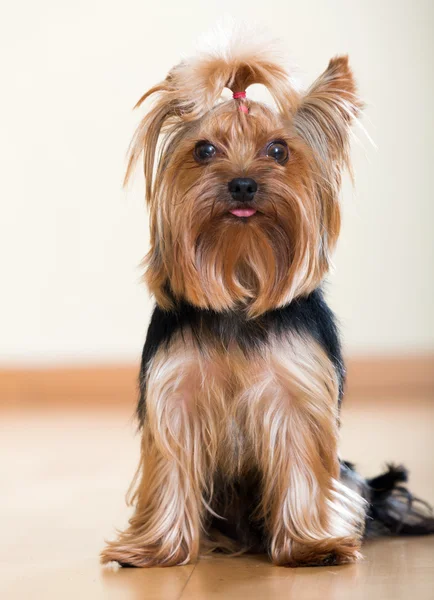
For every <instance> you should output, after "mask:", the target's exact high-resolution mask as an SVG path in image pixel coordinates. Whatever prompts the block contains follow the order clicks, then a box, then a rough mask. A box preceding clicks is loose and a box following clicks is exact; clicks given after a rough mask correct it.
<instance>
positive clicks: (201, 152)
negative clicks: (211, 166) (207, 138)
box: [194, 142, 217, 162]
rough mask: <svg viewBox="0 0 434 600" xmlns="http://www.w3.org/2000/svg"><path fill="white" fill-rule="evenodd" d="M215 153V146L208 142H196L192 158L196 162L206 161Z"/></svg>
mask: <svg viewBox="0 0 434 600" xmlns="http://www.w3.org/2000/svg"><path fill="white" fill-rule="evenodd" d="M216 154H217V148H216V147H215V146H213V145H212V144H210V142H197V144H196V146H195V148H194V158H195V159H196V160H197V161H198V162H208V161H210V160H211V159H213V158H214V156H215V155H216Z"/></svg>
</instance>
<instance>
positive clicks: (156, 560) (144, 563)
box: [101, 542, 191, 568]
mask: <svg viewBox="0 0 434 600" xmlns="http://www.w3.org/2000/svg"><path fill="white" fill-rule="evenodd" d="M190 560H191V556H190V553H189V551H188V549H187V548H184V547H182V546H181V547H180V548H178V549H176V550H175V551H173V552H167V553H163V552H162V550H161V547H160V548H159V547H157V546H153V547H146V546H145V547H138V546H136V547H134V546H128V545H121V544H118V543H116V542H114V543H111V544H109V545H108V546H107V548H105V549H104V550H103V551H102V552H101V563H102V564H108V563H110V562H113V561H114V562H117V563H118V564H119V565H120V566H121V567H140V568H149V567H173V566H176V565H185V564H187V563H189V562H190Z"/></svg>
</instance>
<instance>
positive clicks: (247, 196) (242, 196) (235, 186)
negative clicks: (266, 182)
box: [228, 177, 258, 202]
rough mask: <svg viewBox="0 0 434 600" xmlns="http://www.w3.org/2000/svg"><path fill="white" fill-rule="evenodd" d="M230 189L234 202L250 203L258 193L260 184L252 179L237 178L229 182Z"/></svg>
mask: <svg viewBox="0 0 434 600" xmlns="http://www.w3.org/2000/svg"><path fill="white" fill-rule="evenodd" d="M228 188H229V191H230V193H231V196H232V198H233V199H234V200H238V202H250V201H251V200H253V196H254V195H255V194H256V192H257V191H258V184H257V183H256V181H255V180H254V179H251V177H235V179H232V181H230V182H229V184H228Z"/></svg>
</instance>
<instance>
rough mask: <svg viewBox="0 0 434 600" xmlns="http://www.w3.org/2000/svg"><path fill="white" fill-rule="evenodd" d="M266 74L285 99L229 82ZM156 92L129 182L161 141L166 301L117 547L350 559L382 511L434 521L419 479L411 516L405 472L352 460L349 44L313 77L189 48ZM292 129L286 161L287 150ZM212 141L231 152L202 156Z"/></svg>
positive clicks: (129, 558)
mask: <svg viewBox="0 0 434 600" xmlns="http://www.w3.org/2000/svg"><path fill="white" fill-rule="evenodd" d="M258 83H259V84H262V85H265V86H266V87H267V88H268V90H269V91H270V93H271V96H272V98H273V99H274V103H275V105H276V106H275V109H272V108H270V107H267V106H265V105H263V104H260V103H255V102H251V101H250V100H248V99H247V98H244V97H243V98H240V99H232V100H229V101H220V97H221V94H222V91H223V89H224V88H225V87H228V88H229V89H231V90H232V92H240V91H241V92H244V91H245V90H246V89H247V88H248V86H250V85H252V84H258ZM148 99H150V101H151V100H153V105H151V106H150V107H149V109H148V112H147V114H146V115H145V116H144V118H143V119H142V121H141V123H140V124H139V127H138V129H137V131H136V134H135V136H134V138H133V141H132V144H131V147H130V155H129V163H128V169H127V174H126V181H127V180H128V178H129V177H130V176H131V173H132V171H133V169H134V167H135V165H136V163H137V162H138V161H139V160H140V159H142V160H143V169H144V175H145V183H146V198H147V202H148V206H149V211H150V232H151V247H150V250H149V253H148V255H147V258H146V261H145V265H146V282H147V284H148V287H149V289H150V291H151V293H152V294H153V295H154V296H155V299H156V302H157V307H156V309H155V311H154V314H153V317H152V320H151V323H150V327H149V331H148V336H147V340H146V344H145V347H144V350H143V356H142V368H141V374H140V400H139V405H138V417H139V422H140V426H141V435H142V447H141V460H140V464H139V468H138V472H137V475H136V478H135V480H134V482H133V486H132V488H131V495H130V496H131V502H132V504H133V506H134V514H133V516H132V517H131V519H130V522H129V526H128V527H127V528H126V530H125V531H122V532H120V533H119V534H118V537H117V539H115V540H114V541H112V542H110V543H108V545H107V547H106V549H105V550H104V551H103V553H102V561H103V562H109V561H111V560H115V561H118V562H119V563H120V564H122V565H132V566H143V567H149V566H169V565H178V564H186V563H188V562H191V561H195V560H196V559H197V557H198V556H199V554H200V552H202V551H205V550H210V549H214V550H216V549H220V550H224V551H229V552H232V553H239V552H244V551H248V550H250V551H259V550H264V549H265V550H266V551H267V552H268V553H269V554H270V556H271V559H272V560H273V562H274V563H275V564H277V565H285V566H299V565H300V566H301V565H320V564H342V563H349V562H354V561H356V560H358V559H359V558H360V546H361V541H362V537H363V532H364V528H365V517H366V514H367V512H368V516H369V518H370V519H371V520H376V521H378V522H381V523H382V524H383V526H385V527H387V528H388V530H389V531H391V532H395V533H408V532H410V531H413V532H416V531H423V530H425V531H426V532H427V530H428V529H429V527H431V525H432V522H431V521H430V520H429V518H428V517H425V518H419V521H418V522H417V523H416V522H415V516H416V513H417V516H418V517H420V516H421V511H420V510H418V511H415V509H414V506H415V503H414V502H412V501H411V498H410V497H409V496H406V498H407V500H408V501H407V505H406V506H407V508H408V510H407V512H406V517H405V519H404V517H403V514H404V513H403V511H402V510H400V509H401V508H402V494H403V491H402V488H401V486H400V479H402V477H403V473H404V472H403V471H402V470H399V469H397V470H394V471H393V470H392V471H389V472H388V473H387V474H385V475H384V476H382V477H380V478H376V479H374V480H370V481H364V480H363V479H361V478H360V477H358V476H357V475H355V473H354V471H353V470H352V469H351V468H350V466H349V465H345V464H340V463H339V459H338V442H339V406H340V401H341V398H342V391H343V381H344V366H343V361H342V357H341V351H340V343H339V336H338V333H337V329H336V325H335V321H334V318H333V315H332V313H331V311H330V310H329V308H328V307H327V305H326V303H325V301H324V299H323V296H322V292H321V287H320V286H321V284H322V281H323V278H324V276H325V275H326V273H327V272H328V271H329V268H330V264H331V258H330V255H331V253H332V251H333V249H334V246H335V244H336V241H337V238H338V235H339V230H340V206H339V192H340V185H341V176H342V171H343V170H344V169H345V168H347V169H349V170H350V158H349V140H350V128H351V125H352V123H353V122H354V121H355V120H356V119H357V117H358V115H359V112H360V110H361V108H362V104H361V102H360V100H359V97H358V93H357V88H356V84H355V81H354V77H353V74H352V71H351V69H350V67H349V64H348V58H347V57H345V56H341V57H336V58H334V59H332V60H331V61H330V63H329V65H328V67H327V69H326V70H325V72H324V73H323V74H322V75H321V76H320V77H319V78H318V79H317V81H316V82H314V84H313V85H312V86H311V88H310V89H309V90H307V91H306V92H301V91H299V90H298V89H296V88H295V87H294V86H293V82H292V79H291V77H290V75H288V74H287V73H286V71H285V69H284V68H283V67H282V65H281V64H279V63H278V62H276V60H275V59H274V57H273V56H272V55H270V53H269V52H267V51H264V50H263V49H262V48H258V47H257V46H255V47H247V46H245V45H242V46H240V45H238V46H237V45H236V44H235V45H233V46H231V48H230V49H229V50H227V51H224V52H218V53H202V54H201V55H200V56H198V57H196V58H193V59H188V60H185V61H183V62H182V63H180V64H179V65H177V66H175V67H174V68H173V69H172V70H171V71H170V72H169V74H168V75H167V77H166V79H165V80H164V81H162V82H161V83H159V84H157V85H156V86H154V87H153V88H151V89H150V90H149V91H148V92H146V93H145V94H144V96H143V97H142V98H141V99H140V100H139V102H138V106H141V105H143V104H144V103H145V102H146V103H147V101H148ZM240 108H241V109H242V110H240ZM276 140H277V141H279V142H280V143H281V144H282V145H285V144H286V146H287V148H288V160H287V162H286V163H283V162H280V163H279V162H277V161H275V160H274V159H273V158H272V157H271V156H269V154H268V152H267V149H268V148H269V144H270V143H271V142H273V141H274V142H275V141H276ZM201 141H207V142H209V143H212V144H213V145H214V147H215V160H210V161H209V162H207V163H204V162H201V161H200V160H199V159H198V157H197V156H196V155H195V147H196V144H197V143H198V142H201ZM241 175H243V176H249V177H253V178H254V179H255V181H256V183H257V186H258V191H257V193H256V195H255V199H254V202H255V208H256V209H257V210H256V213H255V215H254V217H253V218H251V219H244V218H242V219H239V218H235V217H234V211H233V210H232V212H231V210H229V209H230V208H231V207H232V208H233V207H234V206H235V205H234V203H236V199H234V198H232V196H231V195H230V194H229V191H228V182H229V181H231V180H232V179H233V178H235V177H240V176H241ZM399 494H400V496H399ZM419 506H421V505H420V503H419ZM404 512H405V511H404ZM397 513H398V514H397Z"/></svg>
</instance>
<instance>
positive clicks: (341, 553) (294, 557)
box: [272, 538, 362, 567]
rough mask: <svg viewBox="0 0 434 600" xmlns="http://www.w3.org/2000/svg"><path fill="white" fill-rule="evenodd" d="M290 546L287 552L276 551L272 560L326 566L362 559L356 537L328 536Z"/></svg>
mask: <svg viewBox="0 0 434 600" xmlns="http://www.w3.org/2000/svg"><path fill="white" fill-rule="evenodd" d="M290 548H291V549H290V551H289V552H287V553H282V554H277V553H276V556H275V557H272V558H273V562H274V563H275V564H276V565H279V566H285V567H328V566H336V565H344V564H349V563H355V562H357V561H359V560H361V559H362V555H361V553H360V540H358V539H357V538H330V539H326V540H320V541H318V542H308V543H305V544H302V543H299V542H294V543H292V544H291V546H290Z"/></svg>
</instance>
